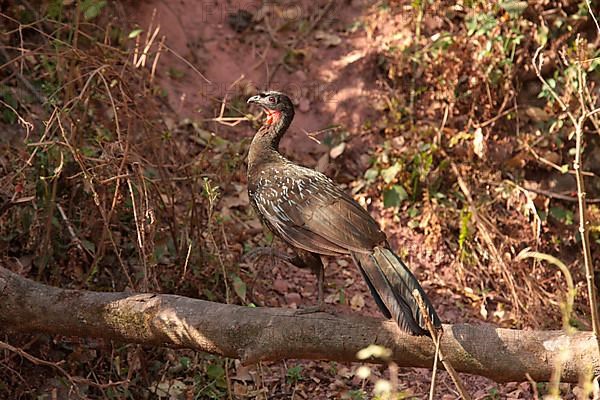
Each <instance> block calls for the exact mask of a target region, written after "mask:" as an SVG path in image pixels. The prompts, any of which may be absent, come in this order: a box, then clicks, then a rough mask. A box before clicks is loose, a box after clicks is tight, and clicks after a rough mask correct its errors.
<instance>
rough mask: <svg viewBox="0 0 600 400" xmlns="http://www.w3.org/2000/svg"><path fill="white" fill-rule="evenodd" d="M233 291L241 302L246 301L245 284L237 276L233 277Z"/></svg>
mask: <svg viewBox="0 0 600 400" xmlns="http://www.w3.org/2000/svg"><path fill="white" fill-rule="evenodd" d="M233 290H234V291H235V294H237V295H238V296H239V298H240V299H242V301H243V302H245V301H246V283H244V281H243V280H242V279H241V278H240V277H239V276H237V275H235V276H234V277H233Z"/></svg>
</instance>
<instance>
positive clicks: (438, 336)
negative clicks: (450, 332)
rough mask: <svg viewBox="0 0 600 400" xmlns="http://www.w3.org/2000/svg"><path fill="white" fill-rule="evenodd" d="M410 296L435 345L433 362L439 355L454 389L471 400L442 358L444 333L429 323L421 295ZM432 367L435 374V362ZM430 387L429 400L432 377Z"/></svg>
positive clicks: (448, 364) (458, 377)
mask: <svg viewBox="0 0 600 400" xmlns="http://www.w3.org/2000/svg"><path fill="white" fill-rule="evenodd" d="M412 295H413V297H414V298H415V300H416V301H417V304H418V306H419V309H420V310H421V315H422V316H423V320H425V325H426V326H427V330H428V331H429V333H430V334H431V339H432V340H433V343H434V344H435V350H436V354H435V359H434V360H437V358H438V355H439V359H440V361H441V362H442V364H443V365H444V368H446V371H447V372H448V374H449V375H450V378H452V382H454V385H455V386H456V389H457V390H458V392H459V393H460V395H461V397H462V398H463V400H471V395H470V394H469V392H468V391H467V389H466V388H465V385H464V383H463V381H462V380H461V379H460V376H458V373H457V372H456V370H455V369H454V367H453V366H452V364H450V361H448V360H446V358H445V357H444V353H442V348H441V345H440V342H441V340H442V335H443V333H444V331H443V330H442V329H440V330H439V331H438V330H437V329H436V328H435V327H434V326H433V323H432V322H431V319H430V318H429V314H428V313H427V307H425V302H424V301H423V298H422V297H421V294H420V293H419V291H418V290H416V289H415V290H413V292H412ZM433 365H434V370H433V371H434V372H433V373H434V374H435V368H436V367H437V364H436V363H435V361H434V364H433ZM433 376H435V375H433ZM431 386H432V388H431V392H430V399H431V398H433V395H432V392H434V391H435V380H434V379H433V377H432V380H431Z"/></svg>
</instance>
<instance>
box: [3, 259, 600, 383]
mask: <svg viewBox="0 0 600 400" xmlns="http://www.w3.org/2000/svg"><path fill="white" fill-rule="evenodd" d="M0 331H7V332H27V333H37V332H43V333H48V334H58V335H65V336H79V337H100V338H105V339H108V340H115V341H119V342H126V343H140V344H144V345H151V346H171V347H180V348H181V347H185V348H191V349H195V350H199V351H204V352H207V353H212V354H217V355H220V356H224V357H231V358H238V359H241V360H242V361H243V362H244V363H247V364H248V363H255V362H257V361H261V360H262V361H266V360H270V361H275V360H281V359H290V358H294V359H321V360H331V361H361V360H358V359H357V356H356V354H357V352H358V351H359V350H360V349H362V348H365V347H367V346H368V345H370V344H377V345H380V346H384V347H386V348H389V349H391V350H392V356H391V360H392V361H394V362H395V363H397V364H398V365H399V366H401V367H422V368H431V367H432V364H433V353H434V347H433V344H432V342H431V340H430V339H429V338H426V337H414V336H409V335H407V334H404V333H402V332H401V331H400V330H399V329H398V328H397V326H396V325H395V324H394V323H393V322H391V321H385V320H381V319H377V318H371V317H365V316H360V315H337V316H334V315H330V314H326V313H315V314H304V315H297V314H295V311H294V310H290V309H283V308H263V307H261V308H252V307H243V306H237V305H229V304H221V303H214V302H209V301H204V300H198V299H191V298H187V297H182V296H176V295H167V294H150V293H139V294H136V293H123V292H115V293H113V292H92V291H85V290H67V289H60V288H56V287H52V286H48V285H44V284H41V283H38V282H34V281H32V280H30V279H27V278H24V277H22V276H20V275H17V274H15V273H13V272H11V271H9V270H8V269H6V268H3V267H2V266H0ZM442 348H443V350H444V354H445V356H446V358H447V359H448V360H449V361H450V362H451V363H452V365H453V366H454V367H455V369H456V370H457V371H459V372H466V373H470V374H476V375H481V376H485V377H488V378H490V379H493V380H495V381H497V382H507V381H523V380H526V379H527V376H526V375H527V374H529V376H530V377H531V378H532V379H534V380H536V381H549V380H550V377H551V375H552V373H553V371H555V370H556V366H557V365H558V362H559V359H560V357H561V355H560V353H561V351H562V350H564V351H566V353H565V354H564V357H565V358H564V362H563V364H562V376H561V381H562V382H572V383H575V382H578V381H579V379H580V377H582V376H589V374H590V373H594V374H595V375H598V373H599V372H600V357H599V356H598V347H597V342H596V340H595V338H594V337H593V335H592V333H591V332H577V333H575V334H573V335H571V336H569V335H566V334H565V333H564V332H563V331H532V330H513V329H501V328H495V327H493V326H491V325H484V324H481V325H470V324H455V325H444V336H443V340H442ZM368 361H369V362H383V361H382V360H368Z"/></svg>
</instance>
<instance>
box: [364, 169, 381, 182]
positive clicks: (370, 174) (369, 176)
mask: <svg viewBox="0 0 600 400" xmlns="http://www.w3.org/2000/svg"><path fill="white" fill-rule="evenodd" d="M378 175H379V170H378V169H377V168H369V169H368V170H366V171H365V179H366V180H367V182H374V181H375V179H377V176H378Z"/></svg>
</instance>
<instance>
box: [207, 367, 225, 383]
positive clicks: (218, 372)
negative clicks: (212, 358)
mask: <svg viewBox="0 0 600 400" xmlns="http://www.w3.org/2000/svg"><path fill="white" fill-rule="evenodd" d="M206 375H208V377H209V378H211V379H215V380H217V379H222V378H223V377H224V376H225V370H224V369H223V367H221V366H220V365H217V364H211V365H209V366H208V367H206Z"/></svg>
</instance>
